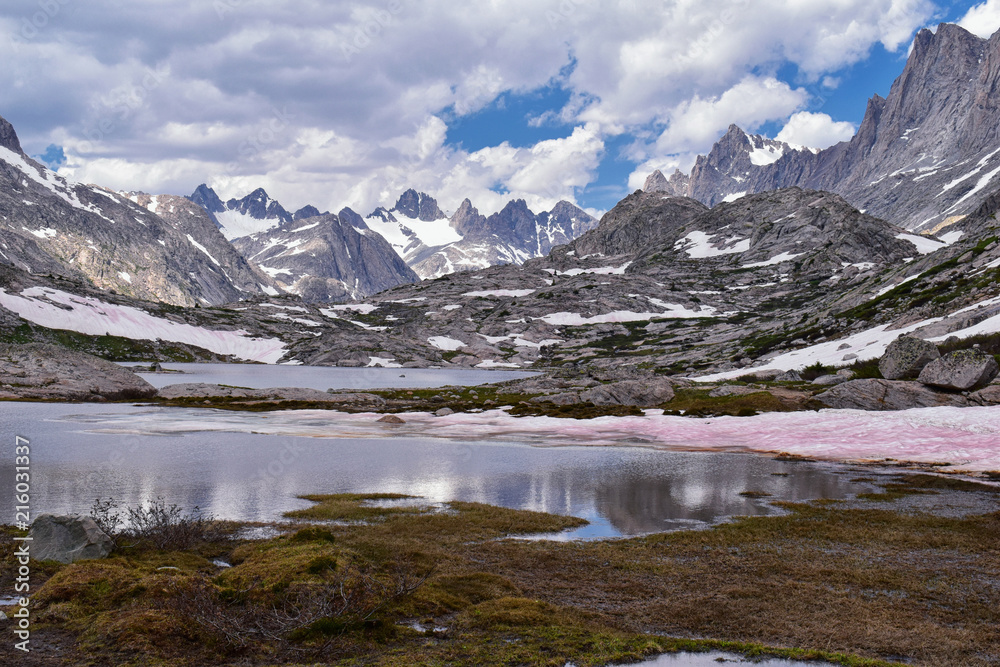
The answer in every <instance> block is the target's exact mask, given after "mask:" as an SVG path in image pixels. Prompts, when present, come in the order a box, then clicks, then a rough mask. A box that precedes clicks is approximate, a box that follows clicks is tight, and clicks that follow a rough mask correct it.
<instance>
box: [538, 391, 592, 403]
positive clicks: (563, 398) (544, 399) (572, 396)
mask: <svg viewBox="0 0 1000 667" xmlns="http://www.w3.org/2000/svg"><path fill="white" fill-rule="evenodd" d="M531 402H532V403H553V404H554V405H574V404H576V403H579V402H580V394H578V393H576V392H575V391H566V392H562V393H560V394H548V395H546V396H536V397H534V398H533V399H531Z"/></svg>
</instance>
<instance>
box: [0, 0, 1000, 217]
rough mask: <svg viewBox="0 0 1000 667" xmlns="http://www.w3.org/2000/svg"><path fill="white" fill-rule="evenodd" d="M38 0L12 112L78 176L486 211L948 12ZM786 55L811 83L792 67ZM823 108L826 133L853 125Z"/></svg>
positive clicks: (773, 98) (784, 114)
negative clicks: (474, 132) (486, 113)
mask: <svg viewBox="0 0 1000 667" xmlns="http://www.w3.org/2000/svg"><path fill="white" fill-rule="evenodd" d="M43 4H46V6H51V8H53V9H52V11H51V12H50V13H46V12H45V10H44V9H41V10H40V9H39V8H41V7H42V4H37V3H28V4H23V3H22V4H21V5H17V4H16V3H5V4H4V5H3V6H0V31H2V34H4V35H8V36H9V39H0V58H3V60H4V62H5V64H7V67H5V68H2V70H0V87H2V89H3V90H4V101H3V106H2V107H0V114H2V115H4V116H5V117H7V118H8V120H11V121H12V122H14V123H15V125H16V127H17V128H18V130H19V132H20V134H21V135H22V139H23V140H24V143H25V145H26V147H27V148H28V150H29V151H34V152H41V151H42V150H44V149H45V147H46V146H49V145H50V144H56V145H59V146H64V147H65V151H66V155H67V165H66V166H65V167H64V168H65V169H66V170H67V173H72V174H74V175H75V176H76V177H78V178H81V179H87V180H93V181H96V182H100V183H102V184H106V185H109V186H112V187H118V188H121V189H139V188H141V189H144V190H149V191H153V192H174V193H182V194H183V193H187V192H190V190H191V189H193V187H194V186H196V185H197V184H198V183H200V182H202V181H208V182H210V183H213V184H217V185H218V186H219V187H220V189H222V190H228V191H229V192H227V194H232V195H236V194H243V193H241V192H239V191H238V190H239V189H240V188H253V187H257V186H259V185H260V186H264V187H265V188H267V189H268V191H269V192H271V193H272V194H273V195H274V196H276V197H278V198H279V199H282V201H283V202H285V200H286V199H287V200H288V201H287V202H285V203H286V204H287V205H289V206H298V205H303V204H306V203H313V204H315V205H317V206H321V207H325V208H330V209H333V210H338V209H339V207H340V206H343V205H351V206H352V207H357V208H358V209H359V210H362V211H364V210H366V209H370V208H373V207H374V206H375V205H378V204H381V203H384V202H385V201H386V200H387V199H391V198H394V197H395V196H396V195H398V192H399V191H400V190H401V189H404V188H406V187H417V188H421V189H424V190H426V191H428V192H430V193H432V194H435V195H438V196H440V197H441V199H442V201H443V202H444V205H445V206H452V207H454V206H457V204H458V203H460V201H461V199H462V198H464V197H465V196H468V197H470V198H473V199H474V203H476V204H477V205H478V206H479V207H480V208H481V209H482V210H483V211H484V212H490V211H491V209H495V208H496V207H499V206H502V205H503V204H504V203H505V202H506V198H508V197H514V196H517V197H524V198H526V199H528V200H529V201H535V202H544V201H550V200H553V199H554V198H573V197H574V195H578V194H579V192H580V190H581V189H582V188H585V187H587V186H588V184H592V183H593V182H594V180H595V179H596V178H597V174H598V172H599V166H600V164H601V160H602V159H618V156H614V158H609V157H608V156H607V155H606V152H605V143H606V141H607V140H608V138H609V137H611V136H612V135H618V134H622V133H628V134H630V135H631V136H632V137H634V138H635V139H636V140H637V143H638V144H641V148H640V149H637V150H635V151H631V152H630V154H629V156H628V159H630V160H632V161H633V162H634V163H643V164H645V163H646V162H647V161H651V162H650V164H652V163H654V162H655V163H657V164H664V165H667V164H670V165H674V164H676V165H678V166H680V167H681V168H686V166H690V164H689V163H690V160H691V159H692V156H693V155H694V153H696V152H698V151H704V150H707V149H708V148H709V147H710V146H711V143H712V142H713V141H715V140H716V139H717V138H718V134H720V133H721V132H722V131H724V130H725V128H726V126H727V125H729V124H730V123H734V122H735V123H738V124H740V125H742V126H744V127H746V128H747V129H753V128H754V127H757V126H759V125H760V124H762V123H765V122H768V121H776V120H782V119H785V118H788V117H789V115H790V114H792V113H793V112H796V111H800V110H801V109H803V108H805V105H806V103H807V101H808V100H807V94H806V93H805V91H804V90H803V89H802V88H801V86H802V85H803V82H814V81H821V80H823V79H824V77H829V76H831V75H834V74H836V72H837V71H839V70H840V69H842V68H843V67H845V66H848V65H851V64H853V63H856V62H858V61H859V60H861V59H863V58H864V57H865V56H866V55H867V53H868V51H869V49H870V48H871V47H872V46H873V45H874V44H877V43H881V44H883V45H884V46H885V47H886V48H888V49H890V50H895V49H899V48H900V47H901V46H902V45H904V44H905V43H906V41H907V40H908V39H909V37H910V36H911V35H912V33H913V31H914V30H915V29H917V28H919V27H920V26H921V25H923V24H925V23H926V21H927V20H928V19H929V18H930V17H931V16H932V15H933V13H934V9H935V7H934V5H933V3H931V2H930V1H929V0H813V1H812V2H808V3H807V2H801V1H799V0H755V1H754V2H753V3H751V2H750V0H703V1H702V2H697V3H696V2H690V1H688V0H616V2H614V3H597V2H592V1H590V0H508V1H506V2H503V3H499V2H486V1H485V0H473V1H470V2H466V3H455V2H454V1H453V0H422V1H421V2H416V1H415V0H354V1H352V2H350V3H341V2H338V3H321V2H313V1H312V0H288V1H287V2H280V3H273V2H271V3H269V2H265V1H264V0H239V1H237V0H219V1H218V2H211V3H209V2H201V3H194V2H190V0H160V1H159V2H156V3H124V2H121V1H120V0H91V1H90V2H88V3H86V4H83V3H67V2H52V3H43ZM995 4H996V3H995V1H994V0H989V2H987V3H985V5H983V6H982V7H986V6H989V7H993V6H994V5H995ZM38 11H42V15H41V18H39V16H37V15H36V14H37V13H38ZM975 11H976V10H973V11H971V12H970V13H969V15H968V17H967V18H969V17H973V15H974V13H975ZM982 12H983V13H985V12H986V10H985V9H984V10H982ZM610 15H613V19H614V20H609V16H610ZM976 16H979V15H978V14H977V15H976ZM969 20H970V21H971V20H973V19H972V18H969ZM976 20H978V19H976ZM788 63H791V64H792V65H794V66H795V67H796V68H798V70H799V71H800V72H801V74H802V77H803V78H802V80H801V81H794V82H786V81H781V80H779V79H778V78H777V77H776V75H775V72H778V71H779V70H781V68H782V66H783V65H785V64H788ZM553 85H555V86H558V87H562V88H564V89H565V90H566V92H567V93H568V95H569V98H570V102H569V104H567V105H566V106H565V107H564V108H562V109H550V110H547V111H546V112H543V113H541V114H539V115H537V116H535V119H534V120H533V121H532V120H531V119H523V122H524V123H525V124H529V123H533V124H534V125H546V126H547V127H548V126H554V127H557V128H559V137H558V138H555V139H549V140H547V141H543V142H540V143H538V144H536V145H525V146H515V145H511V144H500V145H494V146H486V147H483V148H481V149H480V150H470V151H466V150H463V149H461V148H458V147H456V146H454V145H451V144H449V142H448V140H447V132H448V125H449V123H451V122H452V121H453V120H454V119H456V118H461V117H464V116H467V115H471V114H475V113H477V112H478V111H480V110H482V109H483V108H485V107H487V106H489V105H490V104H491V103H493V102H494V101H495V100H496V99H497V98H498V97H499V96H501V95H506V94H515V95H516V94H519V93H529V92H531V91H535V90H539V89H541V88H543V87H546V86H553ZM813 125H815V127H813V130H814V131H815V133H816V136H827V137H830V136H835V131H836V130H837V127H838V126H837V124H836V123H833V122H832V121H831V122H830V123H827V127H826V130H823V128H822V127H820V126H819V125H816V122H815V119H813ZM840 129H841V130H842V128H840ZM789 131H790V132H791V131H792V130H789ZM800 131H801V132H805V131H806V128H805V125H803V128H801V129H800ZM824 131H825V132H826V134H825V135H823V132H824ZM499 193H504V194H499ZM477 198H478V199H477ZM456 200H457V201H456Z"/></svg>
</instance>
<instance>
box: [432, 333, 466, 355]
mask: <svg viewBox="0 0 1000 667" xmlns="http://www.w3.org/2000/svg"><path fill="white" fill-rule="evenodd" d="M427 342H428V343H430V344H431V345H433V346H434V347H436V348H437V349H439V350H444V351H445V352H456V351H458V350H460V349H462V348H463V347H466V344H465V343H463V342H462V341H460V340H455V339H454V338H448V337H447V336H432V337H430V338H428V339H427Z"/></svg>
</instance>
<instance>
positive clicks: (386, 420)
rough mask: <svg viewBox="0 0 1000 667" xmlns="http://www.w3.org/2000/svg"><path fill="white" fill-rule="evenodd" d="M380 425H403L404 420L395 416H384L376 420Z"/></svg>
mask: <svg viewBox="0 0 1000 667" xmlns="http://www.w3.org/2000/svg"><path fill="white" fill-rule="evenodd" d="M378 422H379V423H380V424H405V423H406V420H404V419H402V418H400V417H397V416H396V415H386V416H384V417H382V418H381V419H379V420H378Z"/></svg>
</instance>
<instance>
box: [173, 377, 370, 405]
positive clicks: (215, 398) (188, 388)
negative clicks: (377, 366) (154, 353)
mask: <svg viewBox="0 0 1000 667" xmlns="http://www.w3.org/2000/svg"><path fill="white" fill-rule="evenodd" d="M160 398H162V399H165V400H167V401H181V402H192V401H200V400H204V401H209V402H219V403H223V404H227V405H240V406H252V405H254V404H261V403H310V404H319V405H321V406H323V407H330V408H334V407H349V408H355V409H364V410H377V409H381V408H383V407H385V400H383V399H382V398H380V397H378V396H376V395H375V394H365V393H353V392H351V393H337V394H334V393H330V392H326V391H320V390H318V389H304V388H301V387H276V388H268V389H247V388H243V387H228V386H225V385H219V384H204V383H189V384H172V385H170V386H167V387H164V388H163V389H161V390H160Z"/></svg>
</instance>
